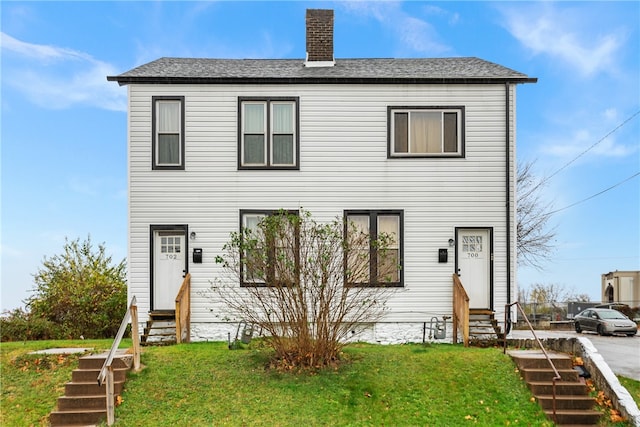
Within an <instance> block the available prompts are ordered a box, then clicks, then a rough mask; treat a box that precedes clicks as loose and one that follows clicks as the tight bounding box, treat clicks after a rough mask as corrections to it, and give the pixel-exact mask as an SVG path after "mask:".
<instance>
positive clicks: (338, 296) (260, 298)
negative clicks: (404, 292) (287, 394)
mask: <svg viewBox="0 0 640 427" xmlns="http://www.w3.org/2000/svg"><path fill="white" fill-rule="evenodd" d="M344 221H345V220H344V219H342V218H338V219H335V220H333V221H332V222H330V223H327V224H321V223H317V222H315V221H314V220H313V219H312V218H311V215H310V214H309V213H308V212H304V211H302V212H300V213H290V212H285V211H280V212H278V213H276V214H273V215H267V216H265V217H264V218H262V219H261V220H260V222H259V223H258V224H257V225H256V226H255V227H254V228H243V229H242V230H241V232H239V233H232V235H231V240H230V241H229V242H228V243H227V244H226V245H225V246H224V248H223V249H224V254H223V255H222V256H218V257H216V261H217V262H218V263H220V264H221V265H222V266H223V269H224V271H225V272H226V273H227V275H226V277H224V278H219V279H217V280H216V281H215V282H214V285H213V286H212V292H213V293H214V298H217V299H218V300H220V301H223V302H224V303H225V304H226V305H227V307H228V308H229V309H230V311H231V313H232V315H235V316H237V317H238V318H239V319H241V320H243V321H246V322H247V323H250V324H253V325H255V326H256V327H257V328H258V329H261V330H263V331H264V332H266V335H267V338H266V340H267V343H268V345H270V346H271V347H272V348H273V350H275V357H276V359H277V362H276V363H277V364H278V365H279V366H282V367H288V368H292V367H303V368H307V367H311V368H316V367H323V366H327V365H330V364H333V363H334V362H335V361H337V360H338V358H339V354H340V352H341V349H342V348H343V346H344V344H345V342H346V339H347V338H348V337H352V336H353V333H354V332H357V331H358V330H359V326H360V325H361V324H362V323H370V322H376V321H377V320H379V319H380V318H381V317H382V315H383V314H384V312H385V310H386V301H387V299H388V297H389V296H390V295H391V293H392V292H394V290H393V289H392V288H389V287H385V286H384V282H385V281H389V280H391V279H390V277H393V276H394V273H397V271H398V268H399V266H398V263H397V254H395V253H393V251H390V250H387V248H388V247H389V246H390V243H391V242H392V241H393V239H394V238H396V237H397V236H390V235H385V234H384V233H382V232H381V233H379V234H378V237H377V239H376V240H375V241H372V240H371V238H370V236H369V234H368V232H367V233H365V232H363V231H362V230H360V229H359V228H358V227H356V225H355V224H353V223H351V224H345V222H344ZM370 247H375V248H376V253H377V262H378V264H377V276H378V277H377V281H378V282H381V283H382V284H381V285H378V286H375V287H372V286H363V285H361V284H354V283H359V282H362V281H363V278H366V280H368V278H369V272H370V265H369V248H370ZM363 248H366V249H363ZM374 262H376V260H375V258H374ZM239 283H243V286H238V284H239ZM345 283H347V285H345Z"/></svg>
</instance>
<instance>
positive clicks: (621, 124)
mask: <svg viewBox="0 0 640 427" xmlns="http://www.w3.org/2000/svg"><path fill="white" fill-rule="evenodd" d="M638 114H640V110H638V111H636V112H635V113H634V114H632V115H631V116H630V117H629V118H627V119H626V120H625V121H623V122H622V123H620V124H619V125H618V126H616V128H615V129H613V130H612V131H610V132H609V133H607V134H606V135H605V136H603V137H602V138H600V139H599V140H598V141H597V142H596V143H595V144H593V145H591V147H589V148H587V149H586V150H584V151H583V152H582V153H580V154H578V155H577V156H576V157H574V158H573V160H571V161H569V162H567V163H566V164H565V165H564V166H562V167H561V168H560V169H558V170H557V171H555V172H554V173H552V174H551V175H549V176H548V177H546V178H544V179H543V180H542V181H541V182H540V185H542V184H544V183H546V182H547V181H549V180H550V179H551V178H553V177H554V176H556V175H557V174H559V173H560V172H562V171H563V170H565V169H566V168H567V167H569V165H571V164H572V163H573V162H575V161H576V160H578V159H579V158H580V157H582V156H584V155H585V154H586V153H587V152H589V151H590V150H591V149H593V147H595V146H596V145H598V144H600V143H601V142H602V141H604V140H605V139H607V138H608V137H609V136H611V135H612V134H613V133H615V132H616V131H617V130H618V129H620V128H621V127H622V126H624V125H626V124H627V123H628V122H630V121H631V120H633V119H634V118H635V117H636V116H637V115H638ZM634 176H635V175H634ZM631 178H633V177H631ZM623 182H624V181H623ZM619 184H621V183H619ZM616 185H618V184H616ZM614 187H615V186H614ZM612 188H613V187H612ZM605 191H608V190H605ZM593 197H595V195H594V196H593ZM587 200H588V199H587ZM579 203H580V202H579ZM560 210H562V209H560ZM556 212H557V211H556ZM552 213H553V212H552Z"/></svg>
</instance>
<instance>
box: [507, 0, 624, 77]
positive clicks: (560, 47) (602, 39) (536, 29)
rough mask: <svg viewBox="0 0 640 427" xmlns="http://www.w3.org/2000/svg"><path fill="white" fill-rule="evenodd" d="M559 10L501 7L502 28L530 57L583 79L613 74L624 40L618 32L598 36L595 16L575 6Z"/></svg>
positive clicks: (542, 6) (547, 5) (539, 6)
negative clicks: (561, 64) (549, 59)
mask: <svg viewBox="0 0 640 427" xmlns="http://www.w3.org/2000/svg"><path fill="white" fill-rule="evenodd" d="M570 7H571V9H570V10H559V9H556V8H555V7H554V5H553V4H550V3H536V4H535V5H533V6H530V7H526V6H523V5H522V4H518V6H502V7H500V10H501V12H502V15H503V18H504V26H505V27H506V29H507V30H508V31H509V32H510V33H511V34H512V35H513V36H514V37H515V38H516V39H518V40H519V41H520V42H521V43H522V44H523V45H524V46H525V47H526V48H527V49H529V50H530V51H531V52H532V53H533V54H534V55H547V56H550V57H552V58H554V59H558V60H560V61H562V62H564V63H566V64H568V65H569V66H571V67H572V68H574V69H575V70H577V71H578V72H579V73H580V74H582V75H584V76H592V75H594V74H597V73H600V72H616V71H617V70H616V55H617V54H618V51H619V50H620V48H621V47H622V44H623V42H624V41H625V36H624V35H623V33H622V32H621V31H617V30H616V31H610V32H608V33H600V32H599V29H600V26H599V25H598V23H599V22H598V16H589V15H588V14H587V13H582V11H581V10H580V9H578V8H577V7H573V5H572V6H570Z"/></svg>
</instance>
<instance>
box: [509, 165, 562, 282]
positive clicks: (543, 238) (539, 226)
mask: <svg viewBox="0 0 640 427" xmlns="http://www.w3.org/2000/svg"><path fill="white" fill-rule="evenodd" d="M533 165H534V163H532V162H528V163H523V164H518V173H517V184H518V195H517V198H518V200H517V212H516V214H517V222H518V223H517V251H518V263H519V264H520V265H528V266H531V267H535V268H537V269H540V268H541V267H542V262H543V261H545V260H547V259H548V258H549V256H550V255H551V254H552V253H553V250H554V239H555V237H556V232H555V229H554V228H549V226H548V222H549V219H550V218H551V214H550V213H549V212H550V211H551V204H550V203H545V202H544V201H543V199H542V195H541V191H542V189H543V188H544V185H545V183H546V180H545V179H539V178H537V177H536V176H535V175H534V173H533Z"/></svg>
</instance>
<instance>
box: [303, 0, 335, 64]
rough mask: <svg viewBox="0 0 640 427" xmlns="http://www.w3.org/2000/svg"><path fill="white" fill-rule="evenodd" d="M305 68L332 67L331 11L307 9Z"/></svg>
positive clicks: (333, 61) (333, 62)
mask: <svg viewBox="0 0 640 427" xmlns="http://www.w3.org/2000/svg"><path fill="white" fill-rule="evenodd" d="M306 22H307V60H306V62H305V66H307V67H333V66H334V65H335V60H334V58H333V10H332V9H307V19H306Z"/></svg>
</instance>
